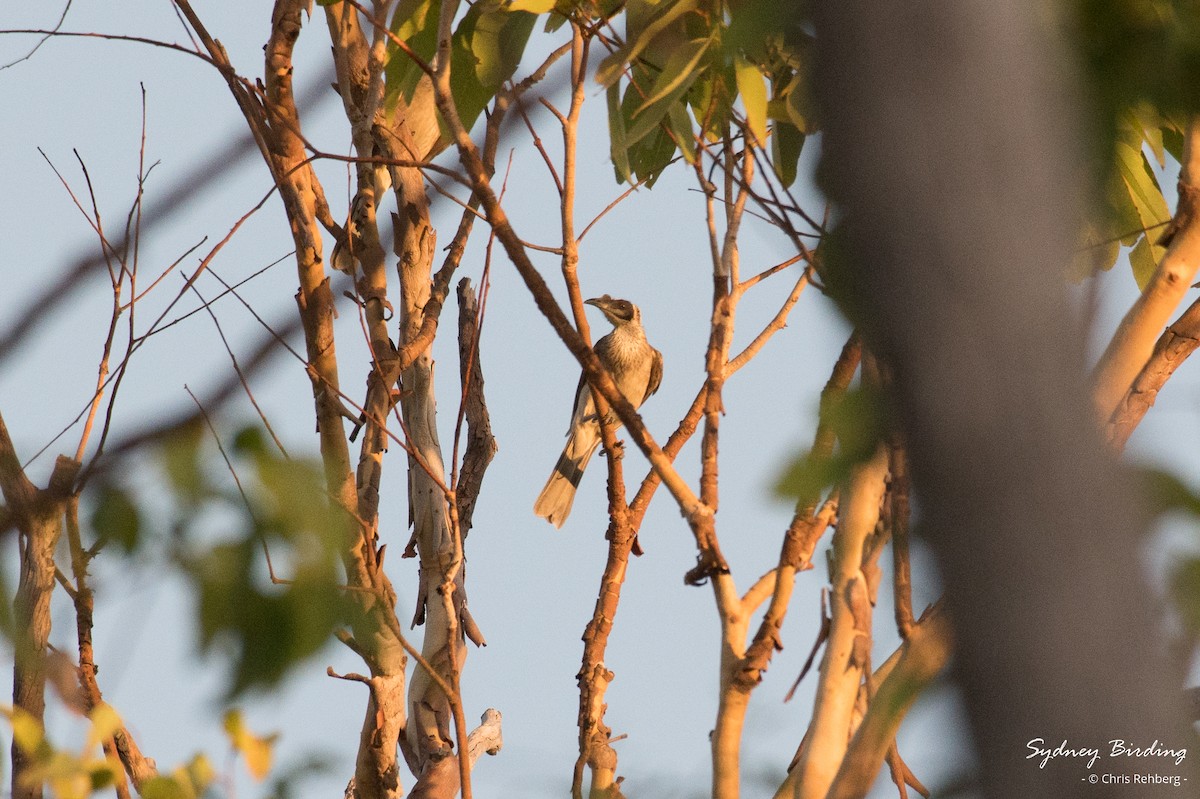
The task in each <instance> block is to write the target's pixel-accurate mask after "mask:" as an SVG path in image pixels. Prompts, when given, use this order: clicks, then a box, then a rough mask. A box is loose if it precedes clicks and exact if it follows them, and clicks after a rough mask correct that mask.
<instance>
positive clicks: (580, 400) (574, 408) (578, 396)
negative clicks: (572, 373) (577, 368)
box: [567, 372, 591, 434]
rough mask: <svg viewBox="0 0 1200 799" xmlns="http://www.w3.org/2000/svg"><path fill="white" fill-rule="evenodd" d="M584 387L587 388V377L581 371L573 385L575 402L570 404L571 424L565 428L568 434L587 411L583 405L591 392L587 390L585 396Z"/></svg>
mask: <svg viewBox="0 0 1200 799" xmlns="http://www.w3.org/2000/svg"><path fill="white" fill-rule="evenodd" d="M585 389H587V378H586V377H584V376H583V373H582V372H581V373H580V375H579V385H578V386H576V387H575V402H574V403H572V405H571V426H570V427H568V428H567V433H568V434H570V432H571V431H572V430H574V429H575V425H577V424H579V421H580V420H581V419H583V417H584V415H585V414H586V413H587V409H586V408H585V406H586V405H587V400H588V399H589V398H590V397H591V394H590V392H589V394H588V395H587V397H585V396H584V393H583V392H584V390H585Z"/></svg>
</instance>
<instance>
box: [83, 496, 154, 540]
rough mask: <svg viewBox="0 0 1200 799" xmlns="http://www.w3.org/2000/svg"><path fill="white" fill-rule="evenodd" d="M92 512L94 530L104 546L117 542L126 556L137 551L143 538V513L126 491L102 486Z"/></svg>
mask: <svg viewBox="0 0 1200 799" xmlns="http://www.w3.org/2000/svg"><path fill="white" fill-rule="evenodd" d="M98 493H99V498H98V499H97V501H96V507H95V509H94V510H93V511H92V529H93V530H94V531H95V533H96V537H97V538H98V539H99V540H100V542H101V543H102V544H107V543H109V542H115V543H116V544H117V545H118V546H120V547H121V549H123V550H124V551H125V553H126V554H128V553H130V552H133V551H134V550H135V549H137V546H138V541H139V540H140V538H141V527H142V524H141V513H140V512H139V511H138V507H137V505H136V504H134V502H133V500H132V499H130V498H129V495H128V494H127V493H125V491H124V490H122V489H121V488H119V487H117V486H113V485H104V486H101V487H100V489H99V491H98Z"/></svg>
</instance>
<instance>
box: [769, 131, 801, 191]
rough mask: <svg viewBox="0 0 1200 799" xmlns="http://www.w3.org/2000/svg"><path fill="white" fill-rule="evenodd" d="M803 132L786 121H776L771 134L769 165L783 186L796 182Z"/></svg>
mask: <svg viewBox="0 0 1200 799" xmlns="http://www.w3.org/2000/svg"><path fill="white" fill-rule="evenodd" d="M804 138H805V137H804V134H803V133H802V132H801V131H799V130H797V129H796V128H795V127H794V126H792V125H789V124H788V123H786V122H776V123H775V129H774V131H773V133H772V135H771V165H772V167H774V169H775V175H776V177H778V178H779V182H780V183H782V184H783V185H784V187H785V188H786V187H788V186H791V185H792V184H793V183H795V182H796V172H797V167H798V166H799V163H800V151H801V150H802V149H803V148H804Z"/></svg>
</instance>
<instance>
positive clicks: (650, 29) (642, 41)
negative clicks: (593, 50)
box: [596, 0, 698, 86]
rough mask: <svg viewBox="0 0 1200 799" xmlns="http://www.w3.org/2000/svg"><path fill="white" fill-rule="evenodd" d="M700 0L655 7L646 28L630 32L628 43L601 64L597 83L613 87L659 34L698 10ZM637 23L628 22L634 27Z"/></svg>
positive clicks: (665, 0)
mask: <svg viewBox="0 0 1200 799" xmlns="http://www.w3.org/2000/svg"><path fill="white" fill-rule="evenodd" d="M697 2H698V0H675V1H674V2H671V1H670V0H664V2H661V3H658V4H657V5H654V6H653V7H654V11H653V12H652V16H651V20H650V22H649V24H647V25H646V26H645V27H644V28H641V29H640V30H639V31H637V32H636V33H633V32H630V33H629V36H628V37H627V38H628V41H626V43H625V44H624V45H623V46H621V47H619V48H618V49H617V50H615V51H614V52H613V53H612V54H610V55H609V56H608V57H607V58H605V59H604V60H603V61H601V62H600V66H599V68H597V69H596V82H597V83H599V84H600V85H601V86H611V85H612V84H613V83H615V82H616V81H617V80H618V79H619V78H620V77H621V74H622V73H623V72H624V71H625V67H626V65H627V64H629V63H630V62H631V61H633V60H634V59H635V58H637V57H638V55H639V54H640V53H641V52H642V51H643V50H645V49H646V47H648V46H649V45H650V43H651V42H652V41H654V38H655V37H656V36H658V34H659V33H661V32H662V31H664V30H665V29H666V28H667V27H668V26H670V24H671V23H672V22H674V21H675V20H677V19H679V18H680V17H681V16H683V15H684V14H686V13H687V12H689V11H691V10H693V9H694V8H696V5H697ZM633 15H634V6H633V4H630V9H629V16H630V17H632V16H633ZM634 24H635V23H634V22H633V21H628V25H629V26H630V27H632V26H633V25H634Z"/></svg>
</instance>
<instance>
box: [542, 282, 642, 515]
mask: <svg viewBox="0 0 1200 799" xmlns="http://www.w3.org/2000/svg"><path fill="white" fill-rule="evenodd" d="M584 302H585V304H586V305H592V306H595V307H596V308H598V309H600V312H601V313H603V314H604V318H605V319H607V320H608V321H609V322H611V323H612V326H613V329H612V332H611V333H609V334H608V335H606V336H604V337H603V338H601V339H600V340H599V341H597V342H596V345H595V346H594V347H593V348H592V349H593V350H594V351H595V353H596V357H597V358H599V359H600V363H601V364H602V365H603V366H604V368H605V369H607V370H608V373H609V374H610V375H612V378H613V382H615V383H616V384H617V388H618V389H620V391H621V393H622V394H623V395H624V396H625V399H627V400H629V402H630V403H631V404H632V405H633V407H635V408H640V407H641V405H642V403H643V402H645V401H646V399H647V398H648V397H649V396H650V395H651V394H653V393H654V392H656V391H658V386H659V384H660V383H661V382H662V373H663V357H662V353H661V352H659V351H658V350H656V349H654V347H651V346H650V343H649V342H648V341H646V331H645V330H644V329H643V328H642V312H641V311H640V310H639V309H638V307H637V306H636V305H634V304H633V303H632V302H630V301H629V300H616V299H613V298H612V297H610V296H609V295H607V294H605V295H604V296H602V297H594V298H592V299H590V300H585V301H584ZM572 407H573V411H572V414H571V427H570V429H569V430H568V431H567V445H566V446H565V447H563V451H562V455H560V456H559V457H558V463H556V464H555V465H554V471H553V472H551V473H550V479H549V480H547V481H546V487H545V488H543V489H542V493H541V494H539V495H538V498H537V501H536V502H534V503H533V512H534V513H536V514H537V515H538V516H541V517H542V518H544V519H545V520H546V521H548V522H550V523H551V524H553V525H554V526H555V527H558V528H561V527H562V526H563V522H565V521H566V520H567V516H569V515H570V513H571V505H572V504H573V503H574V501H575V489H576V488H578V487H579V480H580V478H582V477H583V470H584V469H586V468H587V464H588V461H589V460H591V457H592V455H593V453H595V451H596V447H597V446H599V444H600V419H599V416H598V415H597V413H596V402H595V400H594V399H593V397H592V389H591V387H590V386H588V384H587V380H586V379H585V378H584V377H583V375H580V377H579V387H578V388H577V389H575V404H574V405H573V406H572Z"/></svg>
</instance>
